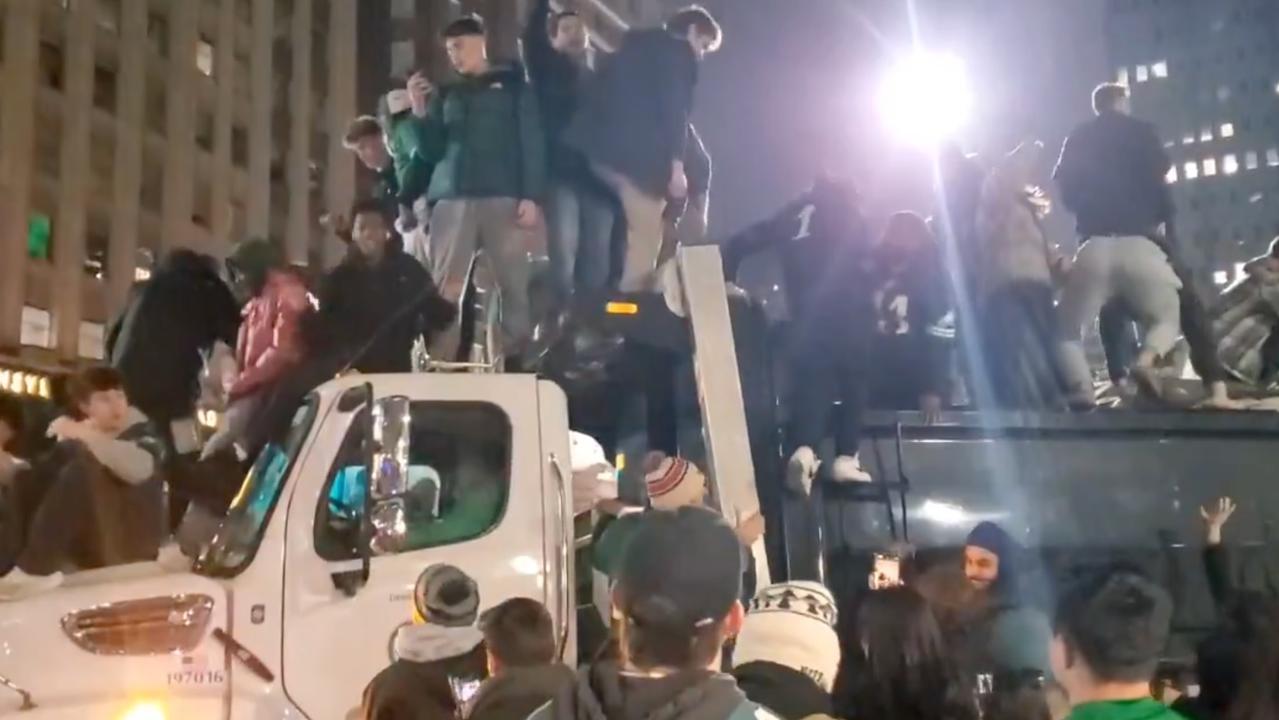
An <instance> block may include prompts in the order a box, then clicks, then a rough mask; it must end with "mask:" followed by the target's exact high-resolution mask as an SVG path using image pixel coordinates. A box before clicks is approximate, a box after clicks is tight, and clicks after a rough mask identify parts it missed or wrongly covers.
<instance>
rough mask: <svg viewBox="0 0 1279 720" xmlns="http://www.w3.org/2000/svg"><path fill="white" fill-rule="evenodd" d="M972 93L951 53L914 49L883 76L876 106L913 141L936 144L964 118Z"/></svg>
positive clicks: (960, 125)
mask: <svg viewBox="0 0 1279 720" xmlns="http://www.w3.org/2000/svg"><path fill="white" fill-rule="evenodd" d="M972 102H973V99H972V94H971V93H970V91H969V87H968V76H967V73H966V72H965V71H964V64H963V62H962V61H961V60H960V59H959V58H957V57H955V56H954V55H948V54H944V53H930V52H917V53H915V54H914V55H911V56H909V57H907V58H905V59H903V60H902V62H901V64H899V65H898V66H897V67H895V68H893V69H891V70H890V71H889V73H888V75H887V76H886V77H885V78H884V85H883V87H882V88H881V89H880V93H879V108H880V112H882V113H883V115H884V119H885V121H886V122H887V123H888V126H889V127H890V128H891V129H892V130H893V131H894V132H895V133H896V134H898V135H900V136H901V137H903V138H905V139H906V140H909V141H910V142H913V143H918V144H922V145H936V144H937V143H939V142H941V141H943V140H946V139H948V138H950V137H952V136H953V135H954V134H955V133H956V132H958V131H959V130H960V128H962V127H963V126H964V124H965V123H966V122H967V121H968V115H969V113H970V112H971V111H972Z"/></svg>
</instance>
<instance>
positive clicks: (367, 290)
mask: <svg viewBox="0 0 1279 720" xmlns="http://www.w3.org/2000/svg"><path fill="white" fill-rule="evenodd" d="M351 222H352V226H351V228H352V230H351V246H350V249H349V251H348V252H347V256H346V258H345V259H344V260H343V261H342V262H341V264H339V265H338V266H337V267H336V268H334V269H333V271H332V272H330V273H329V274H328V275H327V276H326V277H325V278H324V281H323V282H322V283H321V285H320V297H319V301H320V309H319V312H318V313H317V314H316V316H314V317H313V318H312V320H313V321H314V322H313V327H312V329H311V331H310V332H311V333H313V334H314V336H313V337H309V338H308V345H310V346H311V347H313V348H314V351H313V354H314V355H318V356H322V358H323V359H322V362H324V363H328V364H331V365H332V366H333V367H332V368H331V370H330V374H331V373H332V372H337V371H339V370H341V369H343V368H345V367H346V366H347V365H350V366H351V367H353V368H355V369H356V370H359V371H360V372H363V373H406V372H411V371H412V369H413V364H412V352H413V343H414V341H415V340H417V339H418V338H420V337H425V338H429V336H430V335H431V334H433V333H435V332H438V331H441V330H443V329H445V328H447V327H448V325H449V324H450V323H451V322H453V318H454V316H455V315H456V309H455V308H454V306H453V305H452V304H451V303H449V302H448V301H447V300H445V299H444V298H442V297H441V296H440V294H439V291H438V290H436V288H435V283H434V282H432V280H431V276H430V274H428V273H427V272H426V270H425V269H424V268H423V267H422V265H421V264H420V263H418V262H417V261H416V260H414V259H413V258H412V257H411V256H409V255H408V254H407V253H405V252H404V251H403V250H402V246H401V244H400V243H399V242H394V241H393V240H392V231H391V222H390V218H389V217H388V216H387V210H386V208H385V207H384V206H383V205H382V203H381V202H380V201H378V200H372V199H370V200H361V201H358V202H356V203H355V205H354V207H353V208H352V209H351Z"/></svg>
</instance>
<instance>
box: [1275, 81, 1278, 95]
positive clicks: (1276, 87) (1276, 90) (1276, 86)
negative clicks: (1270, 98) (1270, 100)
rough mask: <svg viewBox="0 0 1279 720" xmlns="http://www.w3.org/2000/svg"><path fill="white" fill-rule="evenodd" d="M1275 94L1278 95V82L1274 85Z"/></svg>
mask: <svg viewBox="0 0 1279 720" xmlns="http://www.w3.org/2000/svg"><path fill="white" fill-rule="evenodd" d="M1275 94H1276V95H1279V82H1277V83H1275Z"/></svg>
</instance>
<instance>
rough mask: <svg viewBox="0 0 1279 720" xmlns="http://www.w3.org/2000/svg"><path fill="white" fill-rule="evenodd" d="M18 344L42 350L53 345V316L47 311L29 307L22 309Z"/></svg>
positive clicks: (25, 306)
mask: <svg viewBox="0 0 1279 720" xmlns="http://www.w3.org/2000/svg"><path fill="white" fill-rule="evenodd" d="M19 342H21V343H22V344H23V345H28V346H31V347H42V348H47V347H50V346H52V345H53V316H51V315H50V314H49V311H48V310H41V309H40V308H38V307H32V306H31V305H24V306H23V307H22V333H21V337H20V340H19Z"/></svg>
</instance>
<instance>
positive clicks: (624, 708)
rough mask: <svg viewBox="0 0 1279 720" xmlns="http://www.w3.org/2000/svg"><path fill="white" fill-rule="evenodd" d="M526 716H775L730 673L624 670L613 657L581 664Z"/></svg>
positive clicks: (693, 719)
mask: <svg viewBox="0 0 1279 720" xmlns="http://www.w3.org/2000/svg"><path fill="white" fill-rule="evenodd" d="M529 717H530V720H752V719H753V720H774V719H773V716H772V714H771V713H769V712H767V711H765V710H764V709H762V708H759V707H758V706H757V705H756V704H755V703H753V702H751V701H750V700H748V699H747V698H746V696H745V695H744V694H742V691H741V690H738V689H737V684H736V683H735V682H734V681H733V678H732V677H730V676H728V675H721V674H719V673H712V672H710V671H707V670H694V671H684V672H679V673H675V674H673V675H668V676H666V677H660V678H649V677H638V676H631V675H625V674H623V673H621V672H620V670H619V669H618V667H617V666H616V665H614V664H612V663H599V664H596V665H595V666H593V667H590V668H586V669H584V670H583V671H582V672H581V674H580V675H579V676H578V681H577V683H576V684H575V685H571V686H569V687H566V688H564V690H563V691H562V692H561V693H560V694H559V695H558V696H556V697H555V699H554V700H552V701H551V702H549V703H547V704H545V705H543V706H542V707H540V708H538V710H537V712H535V713H533V714H532V715H531V716H529Z"/></svg>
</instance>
